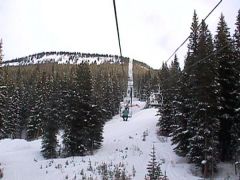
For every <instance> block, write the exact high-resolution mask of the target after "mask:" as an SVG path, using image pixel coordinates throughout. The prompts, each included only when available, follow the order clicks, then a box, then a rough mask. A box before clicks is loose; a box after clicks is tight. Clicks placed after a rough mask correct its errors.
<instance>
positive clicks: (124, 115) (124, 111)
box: [122, 107, 129, 121]
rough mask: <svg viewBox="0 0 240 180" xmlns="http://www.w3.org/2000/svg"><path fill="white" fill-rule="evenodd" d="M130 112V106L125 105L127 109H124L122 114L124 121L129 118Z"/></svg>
mask: <svg viewBox="0 0 240 180" xmlns="http://www.w3.org/2000/svg"><path fill="white" fill-rule="evenodd" d="M128 113H129V108H128V107H125V109H124V110H123V115H122V118H123V121H127V120H128Z"/></svg>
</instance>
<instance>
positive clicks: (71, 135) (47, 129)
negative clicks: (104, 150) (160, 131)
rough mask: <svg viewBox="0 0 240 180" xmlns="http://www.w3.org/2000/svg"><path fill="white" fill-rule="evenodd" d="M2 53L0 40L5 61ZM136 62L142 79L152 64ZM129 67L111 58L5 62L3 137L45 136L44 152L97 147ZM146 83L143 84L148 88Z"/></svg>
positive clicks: (0, 108) (0, 103) (1, 75)
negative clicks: (144, 64) (60, 142)
mask: <svg viewBox="0 0 240 180" xmlns="http://www.w3.org/2000/svg"><path fill="white" fill-rule="evenodd" d="M2 54H3V53H2V42H1V44H0V55H1V56H0V57H1V61H2V57H3V56H2ZM125 61H126V59H125ZM135 63H136V65H135V66H134V69H135V71H136V72H137V73H135V76H136V79H135V81H136V84H141V83H137V82H138V81H139V82H143V81H145V76H146V75H145V74H149V73H150V71H151V70H150V69H148V70H147V69H146V68H142V64H139V63H137V62H136V61H135ZM127 68H128V67H127V63H124V64H119V63H112V62H103V63H101V64H96V63H92V64H88V63H86V62H85V63H81V64H79V65H76V64H75V65H74V64H57V63H44V64H35V65H33V64H32V65H31V64H30V65H22V66H6V65H5V66H2V67H1V69H0V83H1V85H0V87H1V88H0V138H1V139H2V138H12V139H15V138H23V139H26V140H29V141H30V140H35V139H38V138H42V150H41V152H42V154H43V156H44V157H45V158H55V157H59V156H61V157H67V156H75V155H81V156H83V155H86V154H92V153H94V150H96V149H98V148H100V147H101V143H102V140H103V136H102V133H103V126H104V123H105V122H106V121H108V120H109V119H111V118H112V117H113V116H114V115H116V114H118V113H119V104H120V101H122V99H123V96H124V95H125V94H126V92H125V91H126V89H127V88H126V86H127V79H128V78H127ZM143 85H144V83H142V87H141V85H139V86H138V88H139V89H140V90H141V91H146V92H147V91H149V89H148V90H144V89H145V88H150V87H148V86H147V87H144V86H143ZM135 94H137V93H135ZM145 98H146V97H145ZM59 132H62V133H61V134H62V138H63V146H60V144H59V143H58V140H57V134H59Z"/></svg>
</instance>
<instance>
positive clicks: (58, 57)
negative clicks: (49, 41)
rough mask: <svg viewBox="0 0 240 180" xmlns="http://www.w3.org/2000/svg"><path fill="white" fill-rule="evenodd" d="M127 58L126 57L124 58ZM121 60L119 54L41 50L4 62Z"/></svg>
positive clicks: (94, 61) (23, 63)
mask: <svg viewBox="0 0 240 180" xmlns="http://www.w3.org/2000/svg"><path fill="white" fill-rule="evenodd" d="M123 59H126V58H123ZM120 61H121V60H120V58H119V56H116V55H108V54H90V53H80V52H64V51H60V52H55V51H52V52H41V53H37V54H33V55H29V56H25V57H21V58H16V59H12V60H8V61H5V62H3V63H4V64H5V65H10V66H16V65H29V64H42V63H58V64H80V63H82V62H88V63H90V64H91V63H97V64H101V63H105V62H110V63H119V62H120Z"/></svg>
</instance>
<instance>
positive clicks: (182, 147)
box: [170, 57, 189, 156]
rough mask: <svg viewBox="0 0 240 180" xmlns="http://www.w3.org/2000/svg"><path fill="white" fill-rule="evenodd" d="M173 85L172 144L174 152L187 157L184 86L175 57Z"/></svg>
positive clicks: (172, 76) (172, 75) (172, 71)
mask: <svg viewBox="0 0 240 180" xmlns="http://www.w3.org/2000/svg"><path fill="white" fill-rule="evenodd" d="M170 70H171V82H172V83H171V84H172V88H173V90H172V96H173V101H172V114H171V118H173V121H174V127H173V132H172V133H171V136H172V144H175V145H176V146H175V148H174V151H175V152H176V153H177V154H178V155H180V156H185V155H186V154H187V145H188V140H189V134H188V132H187V119H186V117H185V114H186V112H185V111H184V110H185V109H184V108H185V106H184V98H183V95H184V91H183V90H184V88H183V87H184V86H183V81H182V72H181V70H180V68H179V63H178V61H177V57H175V59H174V61H173V63H172V66H171V69H170Z"/></svg>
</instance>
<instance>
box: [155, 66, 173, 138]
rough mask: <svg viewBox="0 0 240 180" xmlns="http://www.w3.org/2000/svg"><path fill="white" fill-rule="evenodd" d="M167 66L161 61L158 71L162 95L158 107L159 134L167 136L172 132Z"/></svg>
mask: <svg viewBox="0 0 240 180" xmlns="http://www.w3.org/2000/svg"><path fill="white" fill-rule="evenodd" d="M169 77H170V74H169V68H168V66H167V64H165V63H163V65H162V69H161V71H160V84H161V92H162V96H163V105H162V107H160V108H159V114H160V118H159V123H158V125H159V134H160V135H163V136H169V134H170V133H171V132H172V129H171V127H172V119H171V108H172V107H171V92H170V82H169Z"/></svg>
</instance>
